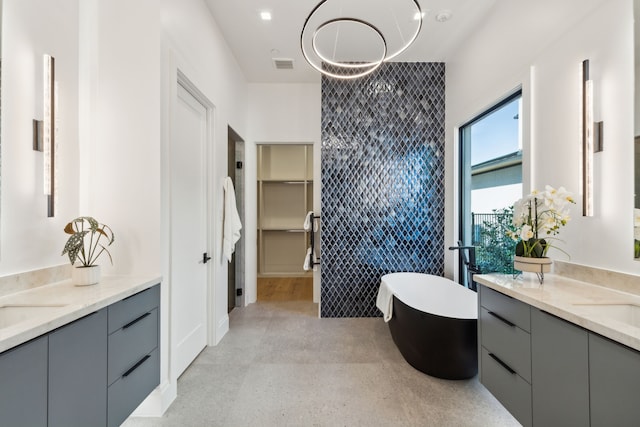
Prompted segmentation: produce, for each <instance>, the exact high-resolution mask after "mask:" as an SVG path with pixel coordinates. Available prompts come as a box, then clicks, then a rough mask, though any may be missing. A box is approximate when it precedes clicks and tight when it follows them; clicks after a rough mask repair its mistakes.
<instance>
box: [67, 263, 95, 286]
mask: <svg viewBox="0 0 640 427" xmlns="http://www.w3.org/2000/svg"><path fill="white" fill-rule="evenodd" d="M71 281H72V282H73V284H74V285H76V286H88V285H95V284H97V283H99V282H100V266H99V265H92V266H90V267H73V268H72V269H71Z"/></svg>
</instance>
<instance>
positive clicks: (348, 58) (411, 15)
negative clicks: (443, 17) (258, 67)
mask: <svg viewBox="0 0 640 427" xmlns="http://www.w3.org/2000/svg"><path fill="white" fill-rule="evenodd" d="M422 21H423V13H422V9H421V7H420V4H419V3H418V1H417V0H322V1H321V2H320V3H318V4H317V5H316V6H315V7H314V8H313V10H312V11H311V13H310V14H309V16H307V19H306V20H305V21H304V25H303V26H302V31H301V33H300V48H301V49H302V54H303V56H304V58H305V60H306V61H307V62H308V63H309V65H311V67H313V68H314V69H315V70H317V71H318V72H320V73H322V74H323V75H325V76H328V77H332V78H336V79H357V78H360V77H364V76H366V75H368V74H371V73H373V72H374V71H376V70H377V69H378V68H379V67H380V66H381V65H382V64H383V63H385V62H387V61H390V60H392V59H393V58H395V57H397V56H398V55H400V54H401V53H402V52H404V51H405V50H407V48H408V47H409V46H411V44H412V43H413V42H414V41H415V40H416V38H417V37H418V35H419V34H420V30H421V29H422Z"/></svg>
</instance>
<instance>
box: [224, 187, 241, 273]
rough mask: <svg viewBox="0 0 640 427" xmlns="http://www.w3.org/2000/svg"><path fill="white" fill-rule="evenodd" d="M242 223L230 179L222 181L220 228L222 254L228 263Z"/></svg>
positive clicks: (238, 237)
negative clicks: (222, 218) (221, 220)
mask: <svg viewBox="0 0 640 427" xmlns="http://www.w3.org/2000/svg"><path fill="white" fill-rule="evenodd" d="M241 229H242V223H241V222H240V215H238V207H237V206H236V193H235V190H234V188H233V181H231V178H229V177H226V178H225V179H224V222H223V226H222V253H223V255H224V257H225V258H226V259H227V261H228V262H231V255H232V254H233V251H235V245H236V242H237V241H238V240H239V239H240V230H241Z"/></svg>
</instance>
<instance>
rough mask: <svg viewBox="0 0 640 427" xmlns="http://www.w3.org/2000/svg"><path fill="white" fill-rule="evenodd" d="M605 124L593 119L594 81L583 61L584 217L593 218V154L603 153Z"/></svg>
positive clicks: (587, 61)
mask: <svg viewBox="0 0 640 427" xmlns="http://www.w3.org/2000/svg"><path fill="white" fill-rule="evenodd" d="M602 131H603V123H602V122H594V118H593V80H591V78H590V76H589V60H588V59H585V60H584V61H582V216H593V153H596V152H600V151H602Z"/></svg>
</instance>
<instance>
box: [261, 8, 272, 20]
mask: <svg viewBox="0 0 640 427" xmlns="http://www.w3.org/2000/svg"><path fill="white" fill-rule="evenodd" d="M260 18H261V19H262V20H263V21H271V12H269V11H268V10H263V11H262V12H260Z"/></svg>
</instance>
